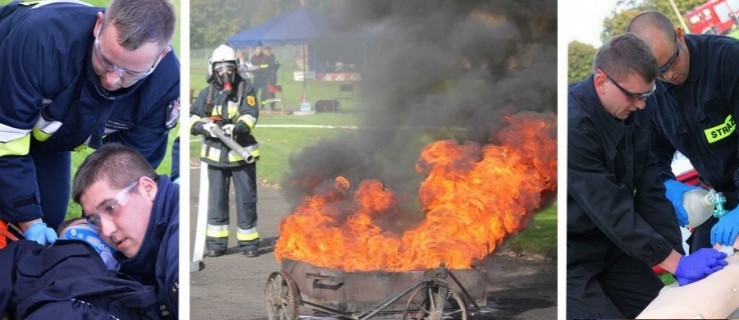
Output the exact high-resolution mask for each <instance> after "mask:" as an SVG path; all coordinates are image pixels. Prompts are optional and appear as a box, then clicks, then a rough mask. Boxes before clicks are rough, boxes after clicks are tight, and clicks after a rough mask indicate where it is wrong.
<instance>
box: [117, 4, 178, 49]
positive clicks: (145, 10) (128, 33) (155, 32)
mask: <svg viewBox="0 0 739 320" xmlns="http://www.w3.org/2000/svg"><path fill="white" fill-rule="evenodd" d="M176 22H177V16H176V15H175V11H174V6H173V5H172V3H171V2H170V1H169V0H112V1H110V5H108V8H107V9H106V10H105V16H104V17H103V27H105V26H107V25H109V24H110V23H113V24H115V26H116V29H117V31H118V34H117V39H116V40H117V42H118V44H119V45H120V46H122V47H124V48H126V49H128V50H136V49H138V48H139V47H140V46H141V45H143V44H144V43H147V42H156V43H157V44H159V45H160V46H162V47H164V46H167V45H169V43H170V42H171V41H172V37H173V35H174V30H175V24H176Z"/></svg>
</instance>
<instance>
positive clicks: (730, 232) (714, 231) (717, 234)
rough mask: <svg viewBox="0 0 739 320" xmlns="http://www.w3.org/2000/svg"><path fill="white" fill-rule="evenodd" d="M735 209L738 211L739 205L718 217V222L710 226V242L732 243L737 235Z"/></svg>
mask: <svg viewBox="0 0 739 320" xmlns="http://www.w3.org/2000/svg"><path fill="white" fill-rule="evenodd" d="M737 211H739V207H737V208H735V209H734V210H731V211H729V212H728V213H727V214H726V215H724V216H723V217H721V219H718V222H716V224H715V225H714V226H713V228H711V244H716V243H720V244H723V245H727V246H733V245H734V241H736V237H737V236H738V235H739V212H737Z"/></svg>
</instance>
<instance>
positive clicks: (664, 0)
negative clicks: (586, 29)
mask: <svg viewBox="0 0 739 320" xmlns="http://www.w3.org/2000/svg"><path fill="white" fill-rule="evenodd" d="M705 2H706V0H675V5H676V6H677V8H678V10H680V12H681V13H682V14H683V19H685V13H686V12H688V11H689V10H690V9H692V8H693V7H695V6H697V5H700V4H703V3H705ZM644 11H657V12H660V13H662V14H664V15H666V16H667V17H668V18H670V20H671V21H672V22H673V23H674V24H675V25H676V26H678V25H680V24H679V20H678V18H677V15H676V14H675V11H674V10H673V9H672V7H671V5H670V1H669V0H619V1H618V3H617V5H616V7H615V8H614V10H613V11H611V15H610V16H608V17H607V18H605V19H604V20H603V30H602V31H601V33H600V40H601V41H602V42H606V41H608V39H610V38H612V37H613V36H617V35H619V34H622V33H624V32H626V28H627V27H628V26H629V22H630V21H631V19H633V18H634V17H635V16H637V15H638V14H639V13H641V12H644ZM584 14H587V13H584ZM685 31H687V32H689V30H685ZM596 51H597V48H595V47H593V46H592V45H589V44H585V43H581V42H578V41H573V42H570V43H569V44H568V45H567V82H568V83H572V82H576V81H580V80H583V79H585V78H587V77H588V76H590V74H591V73H592V63H593V58H594V57H595V52H596Z"/></svg>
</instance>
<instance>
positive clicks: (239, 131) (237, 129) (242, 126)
mask: <svg viewBox="0 0 739 320" xmlns="http://www.w3.org/2000/svg"><path fill="white" fill-rule="evenodd" d="M233 131H234V134H235V135H237V136H240V135H245V134H247V133H249V131H250V130H249V126H247V125H246V123H243V122H238V123H236V125H235V126H234V129H233Z"/></svg>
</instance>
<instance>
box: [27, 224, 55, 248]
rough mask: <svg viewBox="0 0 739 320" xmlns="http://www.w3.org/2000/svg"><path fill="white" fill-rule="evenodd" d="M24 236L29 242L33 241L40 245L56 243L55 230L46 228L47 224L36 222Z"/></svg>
mask: <svg viewBox="0 0 739 320" xmlns="http://www.w3.org/2000/svg"><path fill="white" fill-rule="evenodd" d="M23 236H24V237H25V238H26V239H27V240H33V241H36V242H38V244H40V245H44V246H45V245H46V244H53V243H54V242H56V232H55V231H54V229H52V228H49V227H47V226H46V223H43V222H36V223H34V224H32V225H31V226H30V227H28V229H26V232H25V233H23Z"/></svg>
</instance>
